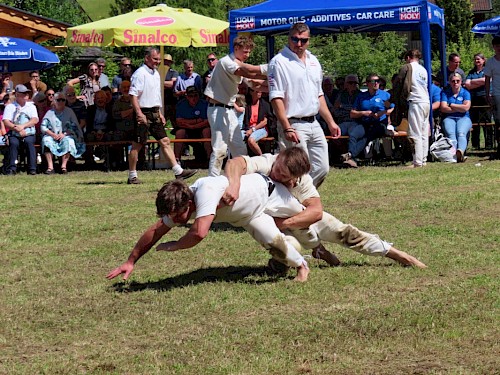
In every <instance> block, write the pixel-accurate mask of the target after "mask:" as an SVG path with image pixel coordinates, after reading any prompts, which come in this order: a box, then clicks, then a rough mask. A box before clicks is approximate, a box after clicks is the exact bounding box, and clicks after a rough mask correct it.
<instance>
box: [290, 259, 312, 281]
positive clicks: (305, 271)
mask: <svg viewBox="0 0 500 375" xmlns="http://www.w3.org/2000/svg"><path fill="white" fill-rule="evenodd" d="M308 276H309V267H308V265H307V262H306V261H305V260H304V262H303V263H302V265H301V266H300V267H297V276H295V279H293V281H299V282H301V283H303V282H306V281H307V277H308Z"/></svg>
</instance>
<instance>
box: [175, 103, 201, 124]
mask: <svg viewBox="0 0 500 375" xmlns="http://www.w3.org/2000/svg"><path fill="white" fill-rule="evenodd" d="M207 108H208V102H207V101H206V100H203V99H200V100H198V103H196V105H195V106H194V107H191V106H190V105H189V102H188V101H187V99H185V100H181V101H180V102H179V103H177V106H176V117H177V118H184V119H186V120H192V119H197V118H202V119H204V120H206V119H207Z"/></svg>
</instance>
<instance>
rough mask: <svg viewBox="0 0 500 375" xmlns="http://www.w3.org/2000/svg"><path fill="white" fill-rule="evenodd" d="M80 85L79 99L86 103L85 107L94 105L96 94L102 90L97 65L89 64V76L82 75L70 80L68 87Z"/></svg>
mask: <svg viewBox="0 0 500 375" xmlns="http://www.w3.org/2000/svg"><path fill="white" fill-rule="evenodd" d="M78 83H79V84H80V95H79V96H78V99H82V100H83V101H84V102H85V106H87V107H88V106H90V105H93V104H94V94H95V93H96V92H97V91H99V90H100V89H101V85H100V84H99V67H98V66H97V64H96V63H90V64H89V70H88V75H87V74H82V75H81V76H79V77H76V78H73V79H70V80H69V81H68V85H70V86H74V85H76V84H78Z"/></svg>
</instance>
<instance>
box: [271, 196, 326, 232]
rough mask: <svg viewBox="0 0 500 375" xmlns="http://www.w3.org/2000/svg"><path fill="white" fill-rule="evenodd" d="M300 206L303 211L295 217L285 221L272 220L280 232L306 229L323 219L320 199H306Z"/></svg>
mask: <svg viewBox="0 0 500 375" xmlns="http://www.w3.org/2000/svg"><path fill="white" fill-rule="evenodd" d="M302 205H303V206H304V207H305V209H304V210H303V211H302V212H300V213H298V214H297V215H295V216H292V217H289V218H287V219H280V218H275V219H274V220H275V222H276V225H277V226H278V228H279V229H280V230H285V229H303V228H308V227H309V226H310V225H312V224H314V223H316V222H317V221H320V220H321V219H322V218H323V204H322V203H321V198H319V197H314V198H308V199H306V200H304V201H303V202H302Z"/></svg>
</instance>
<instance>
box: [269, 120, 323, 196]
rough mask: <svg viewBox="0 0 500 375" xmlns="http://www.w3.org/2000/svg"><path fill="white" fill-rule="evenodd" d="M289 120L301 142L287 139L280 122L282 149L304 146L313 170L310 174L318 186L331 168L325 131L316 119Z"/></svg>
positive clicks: (279, 136)
mask: <svg viewBox="0 0 500 375" xmlns="http://www.w3.org/2000/svg"><path fill="white" fill-rule="evenodd" d="M289 121H290V125H291V126H292V127H293V128H294V129H295V133H296V134H297V136H298V137H299V140H300V143H298V144H296V143H293V142H290V141H287V140H286V139H285V135H284V133H283V126H281V124H278V138H279V145H280V150H284V149H286V148H290V147H294V146H298V147H301V148H303V149H304V151H305V152H306V153H307V155H308V156H309V161H310V162H311V171H310V172H309V175H310V176H311V177H312V179H313V183H314V186H316V187H318V186H319V185H321V183H322V182H323V180H324V179H325V177H326V175H327V174H328V171H329V170H330V164H329V156H328V143H327V142H326V138H325V133H324V132H323V129H322V128H321V125H320V124H319V122H318V121H316V120H314V121H313V122H301V121H298V120H294V119H289Z"/></svg>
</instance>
